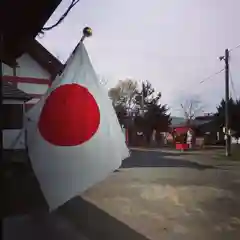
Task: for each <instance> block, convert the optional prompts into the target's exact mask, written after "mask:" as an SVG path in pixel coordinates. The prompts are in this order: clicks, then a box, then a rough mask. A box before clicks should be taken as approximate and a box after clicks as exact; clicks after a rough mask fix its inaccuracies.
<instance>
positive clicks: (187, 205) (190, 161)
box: [84, 151, 240, 240]
mask: <svg viewBox="0 0 240 240" xmlns="http://www.w3.org/2000/svg"><path fill="white" fill-rule="evenodd" d="M206 158H207V156H205V157H204V159H202V160H203V161H202V162H201V161H200V160H199V159H200V157H198V160H197V161H194V160H195V159H194V156H192V157H189V156H188V157H186V156H181V155H180V154H178V153H170V152H144V151H133V152H132V156H131V157H130V158H129V159H127V160H125V161H124V162H123V164H122V167H121V169H120V170H119V171H118V172H117V173H115V174H113V175H112V176H111V177H109V178H108V179H106V180H105V181H104V182H102V183H101V184H98V185H97V186H95V187H94V188H92V189H90V190H89V191H88V192H86V193H85V194H84V198H85V199H87V200H88V201H90V202H92V203H94V204H96V205H97V206H98V207H100V208H101V209H104V210H105V211H106V212H108V213H109V214H111V215H112V216H114V217H116V218H117V219H119V220H121V221H122V222H124V223H126V224H127V225H128V226H130V227H132V228H133V229H135V230H136V231H138V232H140V233H141V234H143V235H144V236H146V237H147V238H149V239H153V240H159V239H162V240H164V239H167V240H169V239H178V240H180V239H184V240H188V239H189V240H190V239H206V240H208V239H209V240H210V239H233V240H234V239H236V240H237V239H240V171H239V169H237V168H233V169H228V168H226V169H224V168H222V169H219V168H218V167H217V166H211V165H210V164H203V163H206V162H207V159H206ZM186 159H187V160H186Z"/></svg>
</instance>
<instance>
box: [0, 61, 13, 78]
mask: <svg viewBox="0 0 240 240" xmlns="http://www.w3.org/2000/svg"><path fill="white" fill-rule="evenodd" d="M2 69H3V75H8V76H13V69H12V68H10V67H9V66H8V65H6V64H3V66H2Z"/></svg>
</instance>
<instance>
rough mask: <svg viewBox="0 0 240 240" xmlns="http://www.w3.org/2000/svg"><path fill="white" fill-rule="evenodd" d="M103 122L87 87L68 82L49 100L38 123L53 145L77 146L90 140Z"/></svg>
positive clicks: (44, 136)
mask: <svg viewBox="0 0 240 240" xmlns="http://www.w3.org/2000/svg"><path fill="white" fill-rule="evenodd" d="M99 124H100V111H99V108H98V105H97V103H96V100H95V99H94V97H93V95H92V94H91V93H90V92H89V91H88V89H87V88H85V87H83V86H80V85H79V84H65V85H61V86H60V87H58V88H56V89H55V90H53V91H52V92H51V94H50V96H49V97H48V98H47V99H46V102H45V104H44V106H43V109H42V112H41V116H40V119H39V123H38V128H39V132H40V133H41V135H42V137H43V138H44V139H45V140H46V141H48V142H50V143H51V144H53V145H57V146H76V145H79V144H82V143H84V142H86V141H88V140H89V139H91V138H92V137H93V136H94V134H95V133H96V132H97V130H98V127H99Z"/></svg>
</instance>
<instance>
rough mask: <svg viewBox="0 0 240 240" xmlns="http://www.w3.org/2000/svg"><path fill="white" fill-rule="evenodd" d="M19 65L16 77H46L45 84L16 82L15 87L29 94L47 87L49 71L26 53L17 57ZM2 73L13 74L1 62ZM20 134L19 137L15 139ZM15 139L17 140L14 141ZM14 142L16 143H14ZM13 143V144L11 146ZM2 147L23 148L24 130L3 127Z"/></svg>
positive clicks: (39, 91)
mask: <svg viewBox="0 0 240 240" xmlns="http://www.w3.org/2000/svg"><path fill="white" fill-rule="evenodd" d="M17 62H18V65H19V67H17V68H16V76H17V77H32V78H40V79H46V84H36V83H22V82H20V83H17V87H18V88H19V89H20V90H22V91H24V92H26V93H30V94H44V93H45V92H46V91H47V89H48V80H49V79H50V77H51V76H50V73H48V72H47V71H46V70H45V69H43V68H42V67H41V66H40V65H39V64H38V63H37V62H36V61H35V60H34V59H32V58H31V57H30V56H29V55H28V54H23V55H22V56H21V57H20V58H18V59H17ZM3 75H8V76H13V69H12V68H10V67H9V66H7V65H5V64H3ZM38 101H39V99H36V98H35V99H32V100H30V101H29V103H37V102H38ZM4 103H5V104H16V103H21V104H22V102H17V101H12V100H5V101H4ZM19 136H20V138H19V139H17V138H18V137H19ZM16 140H17V141H16ZM15 143H16V144H15ZM13 145H14V146H13ZM3 147H4V149H10V148H12V149H24V148H25V132H24V130H23V129H5V130H3Z"/></svg>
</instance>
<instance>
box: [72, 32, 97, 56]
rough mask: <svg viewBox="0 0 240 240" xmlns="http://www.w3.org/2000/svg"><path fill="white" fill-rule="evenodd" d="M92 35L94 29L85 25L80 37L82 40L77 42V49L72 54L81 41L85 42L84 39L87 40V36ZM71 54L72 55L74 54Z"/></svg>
mask: <svg viewBox="0 0 240 240" xmlns="http://www.w3.org/2000/svg"><path fill="white" fill-rule="evenodd" d="M91 36H92V29H91V28H90V27H85V28H84V29H83V31H82V37H81V39H80V42H79V43H78V44H77V46H76V47H75V49H74V50H73V52H72V54H74V53H75V52H76V50H77V48H78V46H79V44H80V43H83V41H84V40H85V38H88V37H91ZM72 54H71V55H72Z"/></svg>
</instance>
